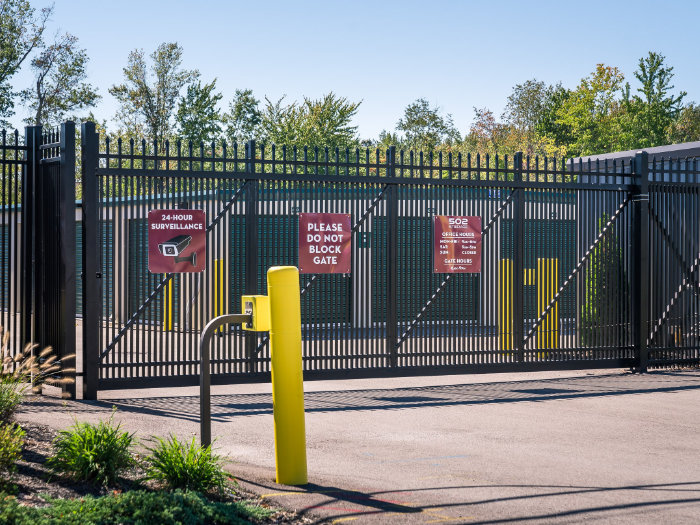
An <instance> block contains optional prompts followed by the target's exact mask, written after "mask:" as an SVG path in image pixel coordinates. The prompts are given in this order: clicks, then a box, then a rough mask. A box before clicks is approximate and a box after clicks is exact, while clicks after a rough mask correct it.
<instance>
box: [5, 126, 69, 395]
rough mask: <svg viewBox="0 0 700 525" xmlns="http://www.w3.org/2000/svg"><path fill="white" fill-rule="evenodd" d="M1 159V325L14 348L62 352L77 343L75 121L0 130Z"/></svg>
mask: <svg viewBox="0 0 700 525" xmlns="http://www.w3.org/2000/svg"><path fill="white" fill-rule="evenodd" d="M0 166H2V179H1V180H0V191H1V192H2V193H1V195H0V326H2V327H3V329H4V330H5V331H6V332H9V334H10V340H9V348H8V349H9V351H10V352H11V353H12V354H16V353H17V352H19V351H20V350H21V349H22V348H23V347H24V345H26V344H27V343H36V344H37V345H38V346H39V347H41V348H44V347H47V346H51V347H52V348H53V349H54V350H55V355H56V356H57V357H58V358H65V357H66V356H68V355H70V354H74V353H75V348H76V326H75V323H76V318H75V305H76V297H75V283H76V274H75V258H76V257H75V250H76V239H75V214H76V211H75V210H76V203H75V126H74V124H73V123H66V124H63V125H62V126H61V128H60V130H59V129H56V130H47V131H45V130H42V128H41V127H39V126H30V127H27V128H25V133H24V136H23V137H20V135H19V133H18V132H14V133H13V134H12V135H10V136H8V134H7V132H5V131H3V132H2V143H1V144H0ZM66 365H67V366H69V367H72V366H73V363H70V364H69V363H66ZM65 389H66V390H67V391H68V392H69V393H71V394H74V393H75V384H74V383H73V384H70V385H66V387H65Z"/></svg>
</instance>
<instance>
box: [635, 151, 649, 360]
mask: <svg viewBox="0 0 700 525" xmlns="http://www.w3.org/2000/svg"><path fill="white" fill-rule="evenodd" d="M634 177H635V189H634V190H633V195H632V199H633V200H634V222H633V228H634V229H633V232H634V233H633V235H632V244H633V246H634V248H633V260H634V270H633V273H634V280H633V290H634V293H633V295H632V308H633V314H632V326H633V329H632V333H633V334H634V346H635V351H636V354H637V366H638V369H639V372H646V370H647V363H648V361H649V349H648V348H647V336H648V333H649V326H648V325H649V323H648V320H649V319H648V308H649V154H648V153H647V152H646V151H640V152H639V153H637V155H635V158H634Z"/></svg>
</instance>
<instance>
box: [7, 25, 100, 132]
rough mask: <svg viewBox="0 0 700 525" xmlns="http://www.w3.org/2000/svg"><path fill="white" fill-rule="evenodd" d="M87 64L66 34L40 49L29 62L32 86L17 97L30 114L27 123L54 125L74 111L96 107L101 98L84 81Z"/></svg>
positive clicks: (71, 38)
mask: <svg viewBox="0 0 700 525" xmlns="http://www.w3.org/2000/svg"><path fill="white" fill-rule="evenodd" d="M87 62H88V56H87V53H86V51H85V50H84V49H81V48H80V47H78V39H77V38H76V37H75V36H73V35H70V34H68V33H65V34H63V35H59V36H57V37H56V40H55V41H54V42H53V43H52V44H51V45H48V46H44V47H43V48H42V49H41V52H40V53H39V55H37V56H36V57H35V58H33V59H32V62H31V65H32V71H33V72H34V86H33V87H32V88H28V89H25V90H23V91H22V93H21V95H20V96H21V99H22V101H23V102H24V103H25V104H26V106H27V108H28V109H29V110H31V112H32V114H33V115H32V116H31V117H29V118H27V119H26V122H27V123H28V124H34V125H35V126H40V125H56V124H58V123H60V122H61V121H63V120H65V119H66V118H67V117H68V116H69V115H72V113H73V112H75V111H80V110H83V109H86V108H90V107H92V106H94V105H95V103H96V102H97V101H98V100H99V98H100V96H99V95H98V94H97V90H96V89H95V88H93V87H92V86H91V85H90V84H89V83H87V82H86V79H87V72H86V70H85V68H86V65H87Z"/></svg>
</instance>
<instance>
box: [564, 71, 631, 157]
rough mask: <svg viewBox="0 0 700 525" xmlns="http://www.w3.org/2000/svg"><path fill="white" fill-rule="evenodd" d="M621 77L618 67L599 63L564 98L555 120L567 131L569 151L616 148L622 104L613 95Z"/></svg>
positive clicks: (593, 150) (616, 92)
mask: <svg viewBox="0 0 700 525" xmlns="http://www.w3.org/2000/svg"><path fill="white" fill-rule="evenodd" d="M623 80H624V76H623V75H622V73H620V71H619V69H618V68H616V67H609V66H605V65H604V64H598V65H597V66H596V69H595V71H593V73H591V75H589V76H588V77H585V78H583V79H581V82H580V83H579V85H578V87H577V88H576V89H575V90H574V91H572V92H571V93H570V94H569V95H568V96H567V97H566V98H565V100H563V102H562V104H561V106H560V107H559V108H558V109H557V111H556V116H557V118H556V120H555V123H556V124H557V125H559V126H562V127H564V128H566V129H567V130H568V133H570V136H571V142H570V143H569V147H568V153H569V154H571V155H592V154H596V153H605V152H608V151H615V149H617V147H618V146H619V139H620V118H619V117H620V113H621V108H620V104H619V101H618V100H617V98H616V97H617V94H618V93H619V91H620V87H621V85H622V82H623Z"/></svg>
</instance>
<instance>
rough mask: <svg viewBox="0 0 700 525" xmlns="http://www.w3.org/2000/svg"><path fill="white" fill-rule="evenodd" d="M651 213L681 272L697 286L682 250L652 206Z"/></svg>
mask: <svg viewBox="0 0 700 525" xmlns="http://www.w3.org/2000/svg"><path fill="white" fill-rule="evenodd" d="M649 212H650V214H651V218H652V219H654V224H656V226H657V228H658V229H659V231H660V232H661V235H662V236H663V238H664V240H665V241H666V243H667V244H668V245H669V247H670V248H671V253H673V255H674V257H675V258H676V260H677V261H678V263H679V265H680V267H681V271H683V273H685V274H686V276H687V277H688V278H689V279H691V280H692V281H694V282H695V284H698V282H697V280H696V279H695V277H694V276H693V275H690V274H689V273H688V270H687V268H688V267H689V266H690V265H689V264H688V263H687V261H686V260H685V259H684V258H683V256H682V255H681V253H680V250H679V249H678V247H677V246H676V243H675V242H673V239H671V234H670V233H668V230H667V229H666V227H665V226H664V225H663V222H661V219H660V218H659V216H658V215H657V214H656V212H655V211H654V209H653V208H652V207H651V206H650V207H649ZM693 244H695V243H693Z"/></svg>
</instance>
